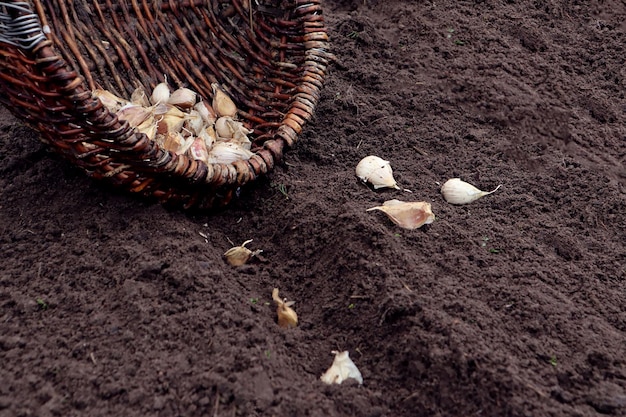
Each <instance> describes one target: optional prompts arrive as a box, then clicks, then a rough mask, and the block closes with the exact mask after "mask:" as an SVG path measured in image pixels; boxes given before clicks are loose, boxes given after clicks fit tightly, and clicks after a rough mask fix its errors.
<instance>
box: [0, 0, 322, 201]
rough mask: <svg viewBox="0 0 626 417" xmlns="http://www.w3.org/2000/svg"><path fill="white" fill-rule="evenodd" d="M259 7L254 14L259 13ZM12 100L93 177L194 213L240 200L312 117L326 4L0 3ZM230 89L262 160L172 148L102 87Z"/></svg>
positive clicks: (233, 0)
mask: <svg viewBox="0 0 626 417" xmlns="http://www.w3.org/2000/svg"><path fill="white" fill-rule="evenodd" d="M250 3H251V4H252V7H250V6H249V5H250ZM0 55H1V56H0V88H1V89H2V95H1V97H0V102H1V103H2V104H3V105H4V106H6V107H7V108H8V109H9V110H10V111H11V113H13V114H14V115H15V116H17V117H18V118H19V119H21V120H23V121H25V122H26V123H27V124H29V125H30V126H32V127H33V128H34V129H36V130H37V131H38V132H39V133H40V136H41V139H42V141H44V142H45V143H47V144H48V145H50V146H51V147H52V148H53V149H54V150H55V151H56V152H58V153H59V154H61V155H62V156H63V157H65V158H67V159H68V160H70V161H71V162H72V163H73V164H76V165H77V166H80V167H81V168H82V169H84V170H85V171H86V172H87V173H88V175H90V176H91V177H93V178H96V179H98V180H105V181H108V182H110V183H111V184H114V185H115V186H118V187H122V188H123V189H125V190H128V191H130V192H133V193H139V194H141V195H145V196H149V197H151V198H156V199H157V200H159V201H161V202H167V203H172V204H175V205H179V206H181V205H182V206H184V207H187V208H190V207H196V208H209V207H217V206H222V205H224V204H226V203H228V202H229V200H230V199H231V198H232V196H233V193H234V192H235V190H236V189H237V188H238V187H240V186H242V185H244V184H246V183H248V182H250V181H252V180H254V179H255V178H257V177H259V176H260V175H263V174H266V173H268V172H269V171H270V170H272V169H273V167H274V165H275V164H276V163H277V162H278V161H279V160H280V159H281V158H282V156H283V152H284V151H286V150H287V149H288V148H290V147H291V146H293V144H294V143H295V142H296V140H297V138H298V135H299V134H300V133H301V131H302V128H303V126H304V125H305V124H306V123H307V121H309V120H310V118H311V116H312V114H313V112H314V109H315V106H316V104H317V102H318V99H319V95H320V89H321V88H322V84H323V81H324V77H325V71H326V68H327V65H328V63H329V60H330V59H331V54H330V53H329V52H328V35H327V33H326V28H325V25H324V20H323V16H322V9H321V5H320V1H319V0H169V1H168V0H117V1H115V0H91V1H87V0H71V1H70V0H34V1H29V2H27V1H0ZM165 79H167V81H168V83H169V84H170V85H172V87H173V88H176V87H181V86H185V87H188V88H190V89H192V90H194V91H196V92H197V93H199V95H200V96H201V97H202V98H203V99H206V100H210V99H211V98H212V89H211V84H212V83H219V84H221V85H222V86H223V87H224V89H225V90H226V91H227V93H228V94H229V95H230V96H231V97H232V98H233V100H234V101H235V102H236V104H237V106H238V109H239V110H238V118H239V119H240V120H241V121H243V122H244V124H245V125H246V127H247V128H249V129H251V130H253V133H252V134H251V136H252V139H253V145H252V151H253V152H254V156H252V157H251V158H250V159H249V160H245V161H244V160H241V161H237V162H234V163H232V164H205V163H203V162H201V161H197V160H194V159H191V158H188V157H186V156H184V155H176V154H173V153H171V152H168V151H166V150H164V149H162V148H160V147H159V146H158V145H157V144H156V143H155V142H154V141H151V140H150V139H148V138H147V137H146V136H145V135H144V134H143V133H141V132H139V131H138V130H136V129H135V128H133V127H131V126H130V125H129V124H128V123H127V122H125V121H121V120H118V118H117V116H116V115H115V114H114V113H111V112H109V111H108V110H107V109H106V108H105V107H104V106H103V105H102V103H101V102H100V100H98V99H94V98H93V97H92V94H91V92H92V90H94V89H96V88H104V89H107V90H110V91H112V92H114V93H115V94H117V95H119V96H121V97H130V95H131V94H132V92H133V91H134V90H135V89H136V88H137V87H139V86H142V87H143V88H145V89H146V90H148V91H150V90H151V89H152V88H154V87H155V86H156V85H157V84H158V83H159V82H162V81H164V80H165Z"/></svg>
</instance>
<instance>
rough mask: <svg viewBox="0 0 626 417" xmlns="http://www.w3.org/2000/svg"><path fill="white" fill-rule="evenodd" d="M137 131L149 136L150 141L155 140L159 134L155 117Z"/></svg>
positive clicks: (145, 121)
mask: <svg viewBox="0 0 626 417" xmlns="http://www.w3.org/2000/svg"><path fill="white" fill-rule="evenodd" d="M137 130H138V131H140V132H141V133H143V134H145V135H146V136H148V139H150V140H155V137H156V134H157V123H156V120H154V116H152V115H150V116H149V117H148V118H147V119H146V120H144V121H143V122H142V123H141V124H140V125H139V126H137Z"/></svg>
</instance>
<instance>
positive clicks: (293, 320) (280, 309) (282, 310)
mask: <svg viewBox="0 0 626 417" xmlns="http://www.w3.org/2000/svg"><path fill="white" fill-rule="evenodd" d="M272 299H273V300H274V302H275V303H276V314H277V315H278V325H279V326H280V327H282V328H285V329H287V328H293V327H296V326H297V325H298V315H297V314H296V312H295V311H294V310H293V309H292V308H291V306H292V305H294V304H295V301H286V300H281V299H280V297H279V296H278V288H274V290H273V291H272Z"/></svg>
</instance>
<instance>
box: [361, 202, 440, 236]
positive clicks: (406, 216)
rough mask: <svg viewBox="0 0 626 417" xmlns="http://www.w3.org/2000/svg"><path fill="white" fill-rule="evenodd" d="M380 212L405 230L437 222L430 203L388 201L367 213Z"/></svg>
mask: <svg viewBox="0 0 626 417" xmlns="http://www.w3.org/2000/svg"><path fill="white" fill-rule="evenodd" d="M372 210H379V211H382V212H383V213H385V214H386V215H387V217H389V219H390V220H391V221H392V222H394V223H395V224H397V225H398V226H400V227H402V228H403V229H408V230H413V229H417V228H419V227H422V226H423V225H425V224H430V223H432V222H434V221H435V215H434V214H433V212H432V208H431V205H430V203H427V202H425V201H418V202H404V201H400V200H388V201H385V202H384V203H383V205H382V206H377V207H372V208H369V209H367V210H366V211H372Z"/></svg>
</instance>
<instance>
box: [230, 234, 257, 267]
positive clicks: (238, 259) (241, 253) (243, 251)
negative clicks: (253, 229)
mask: <svg viewBox="0 0 626 417" xmlns="http://www.w3.org/2000/svg"><path fill="white" fill-rule="evenodd" d="M250 242H252V239H250V240H246V241H245V242H243V243H242V244H241V246H235V247H233V248H230V249H228V250H227V251H226V252H224V257H225V258H226V262H228V263H229V264H230V265H232V266H240V265H243V264H245V263H247V262H248V261H249V260H250V259H251V258H252V257H254V256H257V255H258V254H260V253H261V252H263V251H262V250H260V249H258V250H255V251H251V250H250V249H248V248H246V245H247V244H248V243H250Z"/></svg>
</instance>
